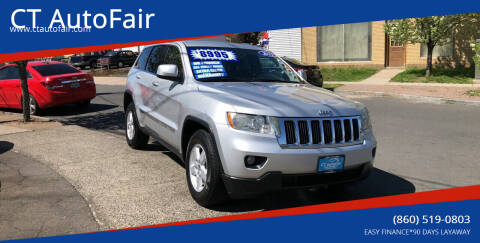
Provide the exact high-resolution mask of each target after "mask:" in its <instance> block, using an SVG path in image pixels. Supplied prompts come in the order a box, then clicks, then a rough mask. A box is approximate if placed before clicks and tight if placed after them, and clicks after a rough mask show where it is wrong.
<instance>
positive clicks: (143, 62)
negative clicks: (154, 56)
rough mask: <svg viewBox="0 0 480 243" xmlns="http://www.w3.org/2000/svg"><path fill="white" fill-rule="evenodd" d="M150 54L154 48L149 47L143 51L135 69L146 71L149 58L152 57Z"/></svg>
mask: <svg viewBox="0 0 480 243" xmlns="http://www.w3.org/2000/svg"><path fill="white" fill-rule="evenodd" d="M150 52H152V47H147V48H145V49H144V50H143V51H142V54H140V57H139V58H138V60H137V63H136V64H135V67H136V68H138V69H142V70H145V66H146V65H147V60H148V56H150Z"/></svg>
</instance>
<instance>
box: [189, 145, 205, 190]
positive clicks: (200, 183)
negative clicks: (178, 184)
mask: <svg viewBox="0 0 480 243" xmlns="http://www.w3.org/2000/svg"><path fill="white" fill-rule="evenodd" d="M189 169H190V182H191V184H192V187H193V189H194V190H195V191H197V192H201V191H202V190H203V189H204V188H205V186H206V183H207V155H206V151H205V149H204V148H203V146H202V145H200V144H195V146H193V148H192V150H191V151H190V159H189Z"/></svg>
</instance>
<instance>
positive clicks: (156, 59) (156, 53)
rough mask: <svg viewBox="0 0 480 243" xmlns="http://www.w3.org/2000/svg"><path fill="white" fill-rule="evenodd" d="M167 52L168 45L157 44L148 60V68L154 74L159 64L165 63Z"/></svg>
mask: <svg viewBox="0 0 480 243" xmlns="http://www.w3.org/2000/svg"><path fill="white" fill-rule="evenodd" d="M166 54H167V46H156V47H154V48H153V50H152V53H151V54H150V57H149V58H148V61H147V66H146V68H145V69H146V70H147V71H148V72H151V73H153V74H156V73H157V68H158V65H160V64H163V61H164V59H165V55H166Z"/></svg>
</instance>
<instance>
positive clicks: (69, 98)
mask: <svg viewBox="0 0 480 243" xmlns="http://www.w3.org/2000/svg"><path fill="white" fill-rule="evenodd" d="M95 96H96V88H95V86H94V85H93V86H90V87H81V88H79V89H78V90H69V91H47V92H42V94H41V95H40V97H35V98H36V99H37V102H38V106H39V107H40V108H42V109H45V108H50V107H54V106H60V105H65V104H72V103H77V102H80V101H84V100H91V99H93V98H95Z"/></svg>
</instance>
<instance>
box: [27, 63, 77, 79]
mask: <svg viewBox="0 0 480 243" xmlns="http://www.w3.org/2000/svg"><path fill="white" fill-rule="evenodd" d="M33 69H35V70H36V71H37V72H38V73H39V74H40V75H42V76H44V77H46V76H53V75H60V74H67V73H80V71H78V70H77V69H75V68H74V67H72V66H70V65H67V64H47V65H41V66H34V67H33Z"/></svg>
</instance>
